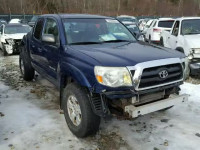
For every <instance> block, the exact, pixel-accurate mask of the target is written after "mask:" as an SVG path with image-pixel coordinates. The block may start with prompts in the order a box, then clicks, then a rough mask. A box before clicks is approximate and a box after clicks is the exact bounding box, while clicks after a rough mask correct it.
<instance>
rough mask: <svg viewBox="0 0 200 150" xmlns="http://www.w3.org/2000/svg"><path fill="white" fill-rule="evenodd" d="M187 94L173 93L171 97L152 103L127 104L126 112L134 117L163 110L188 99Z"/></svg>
mask: <svg viewBox="0 0 200 150" xmlns="http://www.w3.org/2000/svg"><path fill="white" fill-rule="evenodd" d="M188 96H189V95H187V94H183V95H171V96H170V98H167V99H164V100H160V101H157V102H153V103H150V104H145V105H142V106H138V107H136V106H134V105H133V104H131V105H128V106H125V112H126V113H128V114H129V116H131V117H132V118H136V117H138V116H141V115H145V114H149V113H151V112H155V111H158V110H162V109H165V108H168V107H171V106H174V105H176V104H179V103H183V102H186V101H188Z"/></svg>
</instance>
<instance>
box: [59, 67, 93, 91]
mask: <svg viewBox="0 0 200 150" xmlns="http://www.w3.org/2000/svg"><path fill="white" fill-rule="evenodd" d="M61 74H62V76H66V77H71V78H72V79H73V80H75V81H76V82H77V83H78V84H79V85H81V86H85V87H87V88H89V89H90V88H92V86H91V84H90V83H89V81H88V79H87V78H86V77H85V75H84V73H83V72H82V71H81V70H80V69H78V68H77V67H76V66H74V65H72V64H70V63H64V64H62V66H61Z"/></svg>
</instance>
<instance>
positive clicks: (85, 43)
mask: <svg viewBox="0 0 200 150" xmlns="http://www.w3.org/2000/svg"><path fill="white" fill-rule="evenodd" d="M90 44H101V42H76V43H70V44H69V45H90Z"/></svg>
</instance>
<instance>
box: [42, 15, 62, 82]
mask: <svg viewBox="0 0 200 150" xmlns="http://www.w3.org/2000/svg"><path fill="white" fill-rule="evenodd" d="M45 34H51V35H53V36H54V37H55V43H45V42H42V45H43V47H42V50H43V51H44V52H45V56H44V57H45V58H44V64H45V68H46V69H47V72H48V75H50V76H51V77H53V78H54V79H56V78H57V68H58V64H59V58H60V37H59V30H58V23H57V21H56V20H55V19H54V18H47V19H46V23H45V27H44V30H43V35H45Z"/></svg>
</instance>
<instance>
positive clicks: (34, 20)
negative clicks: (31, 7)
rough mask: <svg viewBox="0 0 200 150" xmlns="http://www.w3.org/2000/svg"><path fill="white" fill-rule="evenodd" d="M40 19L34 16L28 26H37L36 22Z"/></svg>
mask: <svg viewBox="0 0 200 150" xmlns="http://www.w3.org/2000/svg"><path fill="white" fill-rule="evenodd" d="M37 19H38V16H33V17H32V18H31V20H30V21H29V22H28V25H29V26H31V27H33V26H34V25H35V22H36V20H37Z"/></svg>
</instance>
